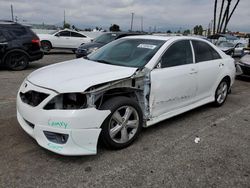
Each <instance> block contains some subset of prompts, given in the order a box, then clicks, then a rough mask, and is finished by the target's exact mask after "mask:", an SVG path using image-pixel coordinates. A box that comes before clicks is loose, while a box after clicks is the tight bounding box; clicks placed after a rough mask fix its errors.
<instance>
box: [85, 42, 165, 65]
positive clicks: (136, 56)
mask: <svg viewBox="0 0 250 188" xmlns="http://www.w3.org/2000/svg"><path fill="white" fill-rule="evenodd" d="M164 43H165V41H163V40H150V39H125V38H124V39H120V40H115V41H113V42H111V43H109V44H107V45H105V46H104V47H102V48H100V49H99V50H97V51H96V52H94V53H92V54H90V55H89V56H88V57H87V58H88V59H90V60H92V61H97V62H100V63H106V64H112V65H119V66H126V67H138V68H139V67H143V66H144V65H145V64H147V63H148V61H149V60H150V59H151V58H152V57H153V56H154V55H155V53H156V52H157V51H158V49H159V48H160V47H161V46H162V45H163V44H164Z"/></svg>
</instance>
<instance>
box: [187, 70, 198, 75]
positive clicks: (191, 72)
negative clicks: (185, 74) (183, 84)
mask: <svg viewBox="0 0 250 188" xmlns="http://www.w3.org/2000/svg"><path fill="white" fill-rule="evenodd" d="M197 73H198V71H197V70H195V69H191V71H190V72H189V74H197Z"/></svg>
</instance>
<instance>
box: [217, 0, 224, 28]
mask: <svg viewBox="0 0 250 188" xmlns="http://www.w3.org/2000/svg"><path fill="white" fill-rule="evenodd" d="M224 3H225V0H222V2H221V7H220V15H219V21H218V25H217V33H219V32H220V31H219V30H220V24H221V16H222V11H223V9H224Z"/></svg>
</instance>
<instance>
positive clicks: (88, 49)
mask: <svg viewBox="0 0 250 188" xmlns="http://www.w3.org/2000/svg"><path fill="white" fill-rule="evenodd" d="M132 35H145V33H133V32H109V33H104V34H102V35H100V36H98V37H97V38H95V39H94V40H93V41H92V42H89V43H85V44H82V45H81V46H79V47H78V48H77V50H76V51H75V53H76V58H80V57H86V56H87V55H89V54H90V53H92V52H94V51H95V50H97V49H98V48H101V47H102V46H104V45H105V44H108V43H110V42H111V41H113V40H116V39H119V38H122V37H127V36H132Z"/></svg>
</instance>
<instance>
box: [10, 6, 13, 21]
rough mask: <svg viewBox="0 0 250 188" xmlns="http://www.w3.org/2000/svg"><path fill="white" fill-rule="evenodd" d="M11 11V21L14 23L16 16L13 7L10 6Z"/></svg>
mask: <svg viewBox="0 0 250 188" xmlns="http://www.w3.org/2000/svg"><path fill="white" fill-rule="evenodd" d="M10 10H11V19H12V22H14V14H13V6H12V5H10Z"/></svg>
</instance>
